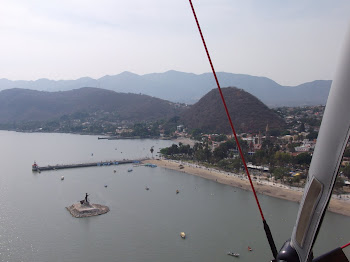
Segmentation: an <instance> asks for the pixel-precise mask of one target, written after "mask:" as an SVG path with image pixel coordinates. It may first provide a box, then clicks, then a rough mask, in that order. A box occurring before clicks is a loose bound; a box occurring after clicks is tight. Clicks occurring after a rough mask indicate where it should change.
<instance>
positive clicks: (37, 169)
mask: <svg viewBox="0 0 350 262" xmlns="http://www.w3.org/2000/svg"><path fill="white" fill-rule="evenodd" d="M144 160H147V158H145V159H137V160H113V161H100V162H91V163H80V164H66V165H55V166H50V165H48V166H38V165H37V164H36V162H34V164H33V165H32V171H34V172H40V171H48V170H58V169H68V168H78V167H92V166H113V165H122V164H140V163H141V162H142V161H144Z"/></svg>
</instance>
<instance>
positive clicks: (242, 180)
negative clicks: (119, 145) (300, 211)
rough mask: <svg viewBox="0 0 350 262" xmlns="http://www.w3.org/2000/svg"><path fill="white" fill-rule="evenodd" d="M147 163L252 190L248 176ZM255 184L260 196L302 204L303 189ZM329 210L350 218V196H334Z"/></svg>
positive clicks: (170, 163) (175, 163) (165, 162)
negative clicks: (339, 197)
mask: <svg viewBox="0 0 350 262" xmlns="http://www.w3.org/2000/svg"><path fill="white" fill-rule="evenodd" d="M147 163H152V164H156V165H158V166H160V167H164V168H168V169H172V170H177V171H180V172H184V173H187V174H190V175H195V176H200V177H203V178H205V179H210V180H213V181H216V182H218V183H221V184H225V185H230V186H233V187H238V188H242V189H244V190H251V187H250V184H249V181H248V179H247V178H246V175H237V174H233V173H228V172H225V171H219V170H216V169H211V168H206V167H203V166H198V165H195V164H190V163H186V162H179V161H173V160H163V159H161V160H147ZM180 164H181V165H182V166H183V168H181V169H180V167H179V165H180ZM253 184H254V187H255V190H256V192H257V193H258V194H264V195H268V196H272V197H277V198H281V199H285V200H289V201H294V202H300V200H301V197H302V194H303V192H302V189H300V188H290V187H288V186H285V185H281V184H277V183H273V182H268V181H264V180H261V181H260V180H257V181H253ZM328 210H329V211H331V212H335V213H338V214H342V215H345V216H350V198H349V196H346V197H345V196H343V197H342V198H341V199H338V198H336V197H335V196H333V197H332V199H331V202H330V204H329V207H328Z"/></svg>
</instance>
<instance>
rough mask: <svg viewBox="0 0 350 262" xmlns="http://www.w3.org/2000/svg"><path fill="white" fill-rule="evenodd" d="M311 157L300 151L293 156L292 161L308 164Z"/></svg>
mask: <svg viewBox="0 0 350 262" xmlns="http://www.w3.org/2000/svg"><path fill="white" fill-rule="evenodd" d="M311 158H312V157H311V155H310V154H309V153H301V154H299V155H297V156H296V157H295V158H294V161H295V163H296V164H298V165H310V162H311Z"/></svg>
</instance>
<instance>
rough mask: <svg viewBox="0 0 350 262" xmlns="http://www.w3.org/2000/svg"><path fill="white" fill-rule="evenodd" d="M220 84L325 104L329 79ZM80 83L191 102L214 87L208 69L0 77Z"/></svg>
mask: <svg viewBox="0 0 350 262" xmlns="http://www.w3.org/2000/svg"><path fill="white" fill-rule="evenodd" d="M217 76H218V79H219V82H220V85H221V87H228V86H235V87H237V88H240V89H243V90H245V91H247V92H249V93H250V94H252V95H254V96H256V97H257V98H258V99H259V100H261V101H262V102H263V103H264V104H266V105H267V106H269V107H278V106H304V105H324V104H325V103H326V101H327V97H328V93H329V89H330V86H331V83H332V81H331V80H316V81H313V82H309V83H304V84H301V85H298V86H282V85H279V84H278V83H276V82H275V81H273V80H271V79H269V78H266V77H258V76H251V75H244V74H233V73H225V72H218V73H217ZM82 87H96V88H102V89H108V90H113V91H115V92H123V93H135V94H146V95H149V96H153V97H157V98H161V99H164V100H169V101H172V102H180V103H188V104H194V103H195V102H197V101H198V100H199V99H200V98H201V97H203V96H204V95H205V94H206V93H208V92H209V91H210V90H212V89H213V88H216V84H215V80H214V77H213V75H212V74H211V73H204V74H199V75H197V74H193V73H184V72H178V71H173V70H171V71H167V72H165V73H152V74H145V75H137V74H134V73H130V72H123V73H120V74H118V75H112V76H109V75H107V76H104V77H101V78H99V79H93V78H90V77H83V78H79V79H77V80H58V81H56V80H49V79H39V80H36V81H24V80H17V81H11V80H8V79H4V78H3V79H0V90H5V89H11V88H22V89H32V90H39V91H49V92H54V91H68V90H73V89H78V88H82Z"/></svg>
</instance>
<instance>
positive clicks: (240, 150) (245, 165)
mask: <svg viewBox="0 0 350 262" xmlns="http://www.w3.org/2000/svg"><path fill="white" fill-rule="evenodd" d="M189 1H190V5H191V8H192V12H193V15H194V18H195V20H196V23H197V27H198V30H199V33H200V35H201V38H202V42H203V45H204V48H205V52H206V53H207V56H208V59H209V63H210V66H211V70H212V71H213V74H214V77H215V81H216V85H217V87H218V89H219V92H220V96H221V100H222V103H223V104H224V107H225V111H226V115H227V118H228V121H229V122H230V126H231V129H232V132H233V135H234V137H235V140H236V143H237V147H238V150H239V154H240V156H241V159H242V162H243V165H244V169H245V172H246V174H247V176H248V179H249V183H250V186H251V188H252V190H253V193H254V197H255V201H256V204H257V205H258V208H259V211H260V215H261V218H262V220H263V221H265V218H264V214H263V212H262V209H261V206H260V203H259V200H258V197H257V195H256V192H255V188H254V185H253V182H252V179H251V178H250V174H249V171H248V167H247V164H246V162H245V159H244V156H243V152H242V149H241V146H240V144H239V142H238V138H237V134H236V131H235V128H234V127H233V124H232V120H231V116H230V113H229V112H228V109H227V106H226V102H225V98H224V96H223V94H222V91H221V88H220V84H219V81H218V78H217V76H216V72H215V70H214V66H213V63H212V61H211V58H210V55H209V52H208V49H207V45H206V43H205V40H204V37H203V34H202V30H201V28H200V26H199V22H198V19H197V16H196V12H195V11H194V8H193V5H192V1H191V0H189Z"/></svg>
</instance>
